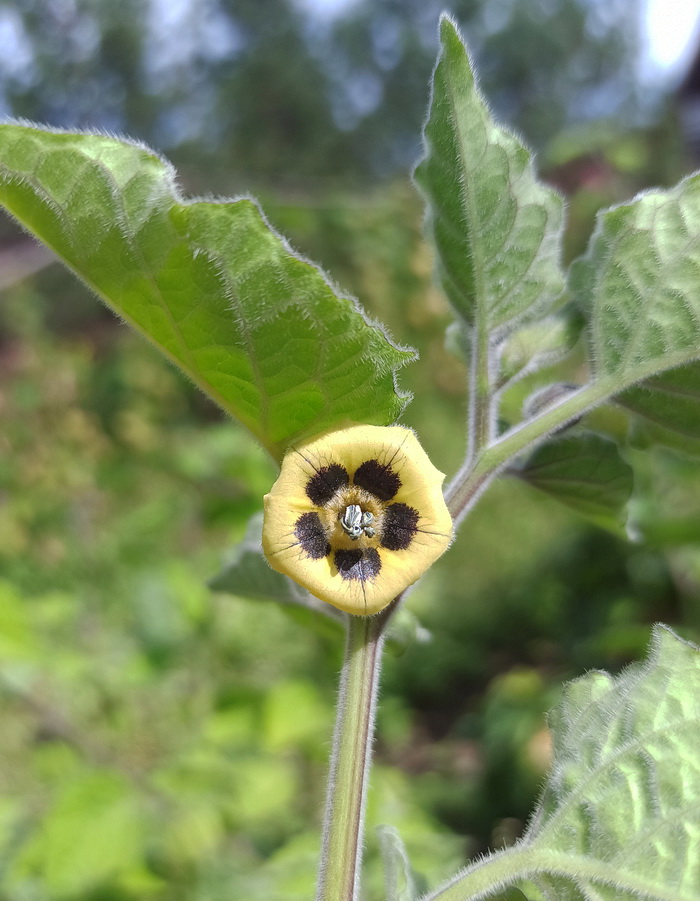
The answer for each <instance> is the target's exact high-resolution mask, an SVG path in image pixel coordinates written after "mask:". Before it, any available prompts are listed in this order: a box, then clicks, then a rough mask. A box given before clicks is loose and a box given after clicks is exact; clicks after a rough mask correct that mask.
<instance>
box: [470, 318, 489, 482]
mask: <svg viewBox="0 0 700 901" xmlns="http://www.w3.org/2000/svg"><path fill="white" fill-rule="evenodd" d="M471 360H472V365H471V370H470V373H469V426H468V430H467V435H468V441H469V446H468V449H467V463H468V465H471V464H472V463H473V462H474V460H475V459H476V458H477V457H478V456H479V454H480V453H481V452H482V450H483V449H484V448H485V447H488V445H489V444H490V443H491V440H492V438H493V410H492V405H493V385H492V381H493V372H492V366H493V362H492V359H491V342H490V335H489V331H488V329H487V328H486V326H485V324H484V323H483V322H482V323H480V325H479V326H478V327H475V328H474V334H473V338H472V350H471Z"/></svg>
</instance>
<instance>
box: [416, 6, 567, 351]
mask: <svg viewBox="0 0 700 901" xmlns="http://www.w3.org/2000/svg"><path fill="white" fill-rule="evenodd" d="M440 37H441V42H442V50H441V53H440V56H439V58H438V63H437V67H436V69H435V72H434V76H433V89H432V98H431V103H430V112H429V118H428V121H427V123H426V126H425V131H424V140H425V156H424V158H423V160H422V161H421V163H420V164H419V166H418V168H417V169H416V173H415V178H416V182H417V183H418V185H419V186H420V188H421V189H422V191H423V193H424V194H425V196H426V199H427V201H428V212H429V221H430V226H431V230H432V233H433V237H434V240H435V245H436V247H437V251H438V267H439V273H440V277H441V280H442V284H443V287H444V289H445V292H446V293H447V296H448V297H449V299H450V301H451V303H452V305H453V306H454V308H455V310H456V311H457V313H458V314H459V315H460V316H461V317H462V318H463V319H465V320H466V321H467V322H468V323H469V324H470V325H474V326H476V327H477V328H479V329H480V330H482V331H485V332H489V333H492V334H493V333H497V335H498V336H500V337H503V336H504V335H505V334H506V333H507V332H509V331H511V330H512V328H514V327H515V326H516V325H519V324H523V323H524V322H526V321H532V320H533V319H536V318H538V317H540V316H544V315H546V314H547V313H548V312H550V310H551V309H552V306H553V304H554V302H555V301H556V299H557V298H558V296H559V295H560V294H561V290H562V284H563V277H562V273H561V269H560V264H559V258H560V242H561V233H562V218H563V213H562V201H561V198H560V197H559V196H558V194H556V192H555V191H553V190H552V189H551V188H547V187H545V186H544V185H542V184H540V183H539V182H538V181H537V179H536V178H535V174H534V171H533V168H532V159H531V154H530V152H529V150H527V149H526V148H525V147H524V146H523V145H522V144H521V143H520V141H519V140H517V138H515V137H514V136H513V135H512V134H510V133H509V132H507V131H505V130H504V129H502V128H500V127H499V126H498V125H496V123H495V122H494V120H493V118H492V117H491V114H490V113H489V110H488V107H487V106H486V104H485V102H484V100H483V98H482V96H481V94H480V92H479V90H478V88H477V85H476V82H475V79H474V73H473V71H472V67H471V65H470V61H469V57H468V55H467V51H466V48H465V46H464V44H463V43H462V40H461V38H460V36H459V33H458V31H457V29H456V27H455V25H454V24H453V23H452V21H451V20H450V19H449V18H448V17H446V16H443V17H442V19H441V22H440ZM494 337H495V335H494Z"/></svg>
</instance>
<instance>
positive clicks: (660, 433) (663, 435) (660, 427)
mask: <svg viewBox="0 0 700 901" xmlns="http://www.w3.org/2000/svg"><path fill="white" fill-rule="evenodd" d="M615 403H617V404H619V405H620V406H622V407H624V408H625V409H627V410H629V411H630V412H632V413H635V414H636V415H637V416H639V417H641V418H642V419H643V420H644V422H645V426H646V427H645V429H644V431H645V433H646V435H647V437H648V439H649V440H651V441H654V442H656V443H660V444H665V445H667V446H669V447H672V448H674V449H675V450H679V451H682V452H684V453H691V454H694V455H695V456H697V455H700V363H691V364H690V365H688V366H679V367H678V368H677V369H669V370H668V372H663V373H661V375H658V376H655V377H654V378H651V379H647V380H646V381H645V382H642V384H641V385H638V386H635V387H634V388H630V389H629V390H627V391H623V392H622V394H618V395H617V397H616V398H615Z"/></svg>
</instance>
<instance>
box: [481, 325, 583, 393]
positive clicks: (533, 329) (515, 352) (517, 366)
mask: <svg viewBox="0 0 700 901" xmlns="http://www.w3.org/2000/svg"><path fill="white" fill-rule="evenodd" d="M579 331H580V323H579V321H578V319H577V318H576V317H575V316H573V315H572V311H568V310H567V311H566V314H565V313H564V312H563V311H561V312H559V313H556V314H554V315H552V316H547V317H545V318H544V319H540V320H538V321H537V322H531V323H528V324H527V325H524V326H523V327H522V328H519V329H518V330H517V331H515V332H513V333H512V334H511V335H508V337H507V338H506V339H505V341H503V343H502V344H501V346H500V347H499V349H498V357H499V369H500V373H501V375H500V379H499V381H498V383H497V386H496V387H497V388H498V389H499V390H503V389H504V388H507V387H509V386H510V385H512V384H513V383H514V382H516V381H518V380H519V379H522V378H524V377H525V376H526V375H530V373H532V372H536V371H537V370H538V369H542V368H544V367H546V366H553V365H554V364H555V363H558V362H559V361H560V360H562V359H563V358H564V357H565V356H566V355H567V354H568V353H569V352H570V351H571V349H572V348H573V346H574V344H575V343H576V340H577V338H578V333H579Z"/></svg>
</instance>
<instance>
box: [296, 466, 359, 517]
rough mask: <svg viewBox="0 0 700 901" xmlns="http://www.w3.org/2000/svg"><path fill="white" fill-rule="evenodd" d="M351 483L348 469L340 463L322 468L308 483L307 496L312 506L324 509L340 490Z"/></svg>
mask: <svg viewBox="0 0 700 901" xmlns="http://www.w3.org/2000/svg"><path fill="white" fill-rule="evenodd" d="M349 481H350V476H349V475H348V471H347V469H345V468H344V467H342V466H341V465H340V464H339V463H331V465H330V466H322V467H321V468H320V469H318V470H316V472H315V473H314V474H313V475H312V476H311V478H310V479H309V481H308V482H307V483H306V496H307V497H308V499H309V500H310V501H311V503H312V504H316V506H318V507H323V506H324V505H325V504H327V503H328V501H330V500H331V498H332V497H333V495H334V494H335V493H336V491H338V489H339V488H344V487H345V486H346V485H347V484H348V482H349Z"/></svg>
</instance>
